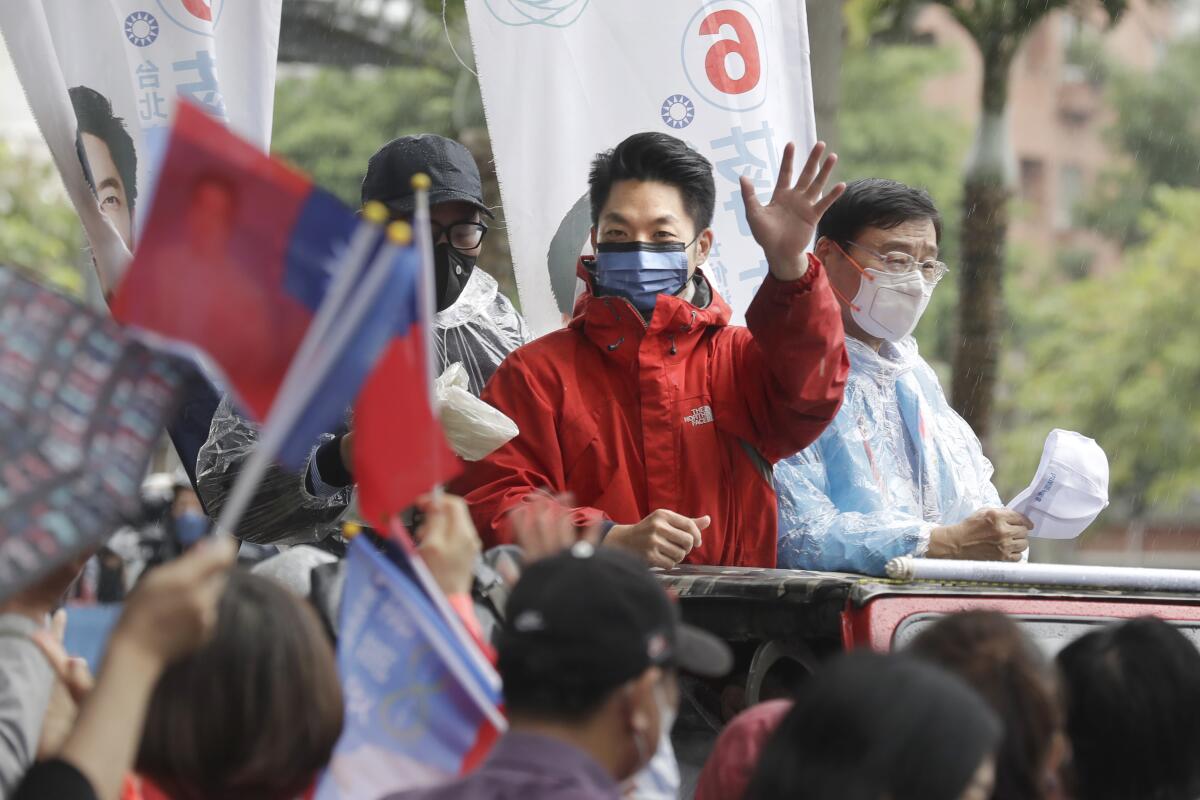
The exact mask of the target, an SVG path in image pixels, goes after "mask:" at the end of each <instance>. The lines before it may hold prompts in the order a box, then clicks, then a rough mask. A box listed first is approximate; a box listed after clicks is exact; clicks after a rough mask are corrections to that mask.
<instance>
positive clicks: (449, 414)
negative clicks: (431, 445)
mask: <svg viewBox="0 0 1200 800" xmlns="http://www.w3.org/2000/svg"><path fill="white" fill-rule="evenodd" d="M469 386H470V381H469V379H468V377H467V371H466V369H465V368H464V367H463V365H462V363H461V362H455V363H453V364H451V365H450V366H448V367H446V371H445V372H443V373H442V375H441V377H439V378H438V379H437V382H436V383H435V384H434V392H435V394H436V396H437V404H438V416H439V417H440V418H441V421H442V430H444V431H445V432H446V440H447V441H448V442H449V443H450V446H451V447H453V448H454V452H456V453H458V455H459V456H460V457H462V458H463V459H464V460H466V461H478V460H480V459H481V458H484V457H485V456H487V455H489V454H490V453H491V452H492V451H493V450H495V449H496V448H498V447H500V446H501V445H503V444H505V443H507V442H508V441H510V440H511V439H512V438H513V437H515V436H516V435H517V434H518V433H520V431H518V430H517V426H516V423H514V422H513V421H512V420H511V419H509V418H508V417H507V416H505V415H504V414H502V413H501V412H499V411H497V410H496V409H495V408H492V407H491V406H489V405H488V404H487V403H485V402H483V401H482V400H480V399H479V398H478V397H476V396H475V395H473V394H471V392H470V391H469V389H468V387H469Z"/></svg>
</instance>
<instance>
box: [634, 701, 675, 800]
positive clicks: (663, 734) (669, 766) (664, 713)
mask: <svg viewBox="0 0 1200 800" xmlns="http://www.w3.org/2000/svg"><path fill="white" fill-rule="evenodd" d="M654 704H655V705H656V706H657V707H658V723H659V728H658V742H657V744H656V746H655V749H654V751H653V752H649V751H650V748H649V747H647V745H646V743H645V742H643V741H642V737H641V735H639V734H635V735H634V747H635V748H637V751H638V762H639V763H640V764H642V768H641V769H640V770H638V772H637V773H636V774H634V775H633V776H632V777H630V778H629V779H628V780H626V781H625V783H624V785H623V786H622V787H621V788H622V791H621V796H622V797H625V798H636V800H673V799H674V798H675V797H678V796H679V787H680V784H681V780H680V775H679V763H678V762H677V761H676V760H675V749H674V748H673V747H672V746H671V729H672V728H673V727H675V718H676V717H677V716H678V713H679V709H678V707H675V706H672V705H671V703H670V702H669V701H668V700H667V693H666V690H665V689H664V688H663V685H662V684H661V683H659V684H656V685H655V687H654Z"/></svg>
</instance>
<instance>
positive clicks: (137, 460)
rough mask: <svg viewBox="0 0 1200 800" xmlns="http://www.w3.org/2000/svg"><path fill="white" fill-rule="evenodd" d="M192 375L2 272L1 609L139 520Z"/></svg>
mask: <svg viewBox="0 0 1200 800" xmlns="http://www.w3.org/2000/svg"><path fill="white" fill-rule="evenodd" d="M187 369H188V368H187V367H186V366H185V365H184V364H183V362H182V361H181V360H179V359H176V358H174V357H172V356H168V355H164V354H161V353H157V352H154V351H153V350H150V349H149V348H147V347H146V346H145V345H143V344H140V343H138V342H136V341H133V340H132V339H131V338H130V337H129V336H128V335H127V334H126V333H125V332H124V331H122V330H121V328H120V327H119V326H118V325H116V324H114V323H113V322H112V320H110V319H108V318H107V317H103V316H101V315H99V314H97V313H95V312H94V311H91V310H89V309H85V308H83V307H82V306H80V305H79V304H78V303H77V302H76V301H74V300H72V299H70V298H67V297H64V296H63V295H60V294H58V293H56V292H53V291H51V290H49V289H45V288H43V287H41V286H39V285H38V284H36V283H33V282H32V281H29V280H26V279H24V278H22V277H20V276H18V275H17V274H16V273H14V272H11V271H9V270H5V269H0V599H2V598H3V597H6V596H8V595H10V594H11V593H13V592H15V591H18V590H19V589H21V588H23V587H25V586H27V585H29V584H31V583H33V582H34V581H36V580H37V579H38V578H40V577H41V576H42V575H44V574H46V573H47V572H49V571H50V570H52V569H53V568H54V567H56V566H58V565H59V564H62V563H63V562H65V561H67V560H68V559H70V558H72V557H73V556H75V555H77V554H79V553H80V552H82V551H84V550H86V549H87V548H89V547H94V546H95V545H97V544H98V543H99V542H100V541H102V540H104V539H106V538H107V537H108V536H109V534H111V533H113V531H114V530H116V528H117V527H118V526H119V525H120V523H121V521H122V520H123V519H125V518H129V517H131V516H133V515H135V514H136V513H137V512H138V511H139V508H140V503H141V501H140V489H141V484H142V477H143V476H144V475H145V472H146V465H147V464H148V463H149V461H150V455H151V452H152V451H153V449H154V446H155V444H156V443H157V442H158V438H159V436H161V435H162V429H163V425H164V424H165V422H166V420H167V419H168V417H169V416H170V414H171V413H172V411H173V410H174V407H175V404H176V400H177V395H178V391H179V387H180V386H181V384H182V383H183V380H184V378H185V375H186V371H187Z"/></svg>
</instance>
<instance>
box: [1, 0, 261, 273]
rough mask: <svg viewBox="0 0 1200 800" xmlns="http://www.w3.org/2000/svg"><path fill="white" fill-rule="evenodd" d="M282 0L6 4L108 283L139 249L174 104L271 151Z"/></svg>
mask: <svg viewBox="0 0 1200 800" xmlns="http://www.w3.org/2000/svg"><path fill="white" fill-rule="evenodd" d="M281 7H282V0H256V1H255V2H252V3H248V2H237V1H236V0H5V2H4V3H0V32H3V34H4V38H5V42H6V44H7V45H8V48H9V52H10V55H11V56H12V58H13V63H14V65H15V66H16V68H17V74H18V75H19V77H20V79H21V84H22V86H23V88H24V89H25V92H26V96H27V97H28V99H29V103H30V106H31V108H32V109H33V112H34V116H35V117H36V118H37V120H38V125H39V126H40V128H41V130H42V134H43V136H44V137H45V138H46V142H47V144H48V145H49V146H50V150H51V153H52V155H53V156H54V160H55V163H56V165H57V166H58V169H59V172H60V173H61V174H62V177H63V181H64V183H65V184H66V187H67V190H68V193H69V194H70V196H71V200H72V202H73V203H74V204H75V207H76V210H77V211H78V212H79V215H80V218H81V220H82V221H83V224H84V228H85V229H86V231H87V234H88V241H89V243H90V244H91V247H92V254H93V257H94V258H95V260H96V266H97V268H98V269H99V270H100V275H101V283H102V284H103V285H104V286H105V289H106V290H111V289H112V287H113V285H115V282H116V280H118V279H119V277H120V274H121V272H122V270H123V268H124V265H125V264H126V263H128V259H129V257H130V254H131V253H132V251H133V249H134V248H135V247H136V245H137V242H138V239H139V236H140V234H141V230H142V227H143V221H144V220H143V214H144V212H145V210H146V209H148V208H149V202H148V201H149V197H150V195H151V194H152V192H153V187H154V174H155V170H156V167H157V164H158V163H159V162H160V160H161V157H162V155H163V153H162V150H163V148H165V146H166V140H167V134H168V131H169V130H170V125H171V122H172V119H173V114H174V109H175V107H176V105H177V103H179V102H180V101H181V100H182V101H186V102H190V103H193V104H195V105H197V106H199V107H200V108H202V109H203V110H204V111H206V112H207V113H209V114H210V115H212V116H213V117H216V118H217V119H220V120H222V121H224V122H226V123H227V124H228V125H230V127H232V128H233V129H234V130H235V131H237V132H238V133H239V134H241V135H242V136H244V137H246V138H249V139H250V140H251V141H254V142H256V143H258V144H259V145H261V146H262V148H263V149H264V150H266V149H267V147H268V145H269V143H270V137H271V117H272V113H273V111H274V107H273V98H274V85H275V64H276V60H277V57H278V46H279V19H280V9H281Z"/></svg>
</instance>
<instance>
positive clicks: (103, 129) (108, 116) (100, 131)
mask: <svg viewBox="0 0 1200 800" xmlns="http://www.w3.org/2000/svg"><path fill="white" fill-rule="evenodd" d="M68 94H69V95H70V96H71V106H72V107H73V108H74V110H75V120H76V122H77V124H78V125H79V128H78V129H77V130H76V132H75V150H76V152H77V153H78V155H79V163H80V164H82V165H83V173H84V177H86V178H87V181H88V185H89V186H91V187H92V192H93V193H94V192H95V191H96V180H95V178H93V177H92V169H91V167H90V166H88V160H87V154H86V153H85V152H84V150H83V134H85V133H90V134H91V135H92V136H95V137H96V138H97V139H99V140H100V141H102V142H104V144H105V146H106V147H108V152H109V155H111V156H112V160H113V164H114V165H115V166H116V168H117V174H119V175H120V176H121V183H123V184H125V186H124V189H125V199H126V201H127V202H128V203H129V208H130V210H131V211H132V210H133V208H134V206H135V205H136V204H137V151H136V150H135V149H134V147H133V137H132V136H130V135H129V131H127V130H125V120H123V119H121V118H120V117H118V116H117V115H116V114H115V113H113V107H112V103H110V102H109V101H108V98H107V97H105V96H104V95H102V94H100V93H99V92H97V91H96V90H95V89H92V88H91V87H88V86H72V87H71V89H70V90H69V91H68Z"/></svg>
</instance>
